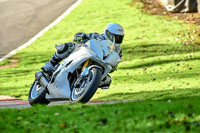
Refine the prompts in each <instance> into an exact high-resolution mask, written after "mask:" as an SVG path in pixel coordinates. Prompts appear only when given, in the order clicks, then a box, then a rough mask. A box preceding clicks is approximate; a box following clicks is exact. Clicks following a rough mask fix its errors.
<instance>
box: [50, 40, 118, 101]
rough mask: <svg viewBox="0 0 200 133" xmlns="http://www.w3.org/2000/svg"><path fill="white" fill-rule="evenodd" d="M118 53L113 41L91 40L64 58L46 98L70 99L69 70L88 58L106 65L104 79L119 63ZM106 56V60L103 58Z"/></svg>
mask: <svg viewBox="0 0 200 133" xmlns="http://www.w3.org/2000/svg"><path fill="white" fill-rule="evenodd" d="M117 55H118V54H117V53H116V52H115V51H114V45H113V44H112V42H111V41H108V40H104V41H98V40H95V39H92V40H89V41H88V42H87V43H86V44H83V46H81V47H79V48H77V50H75V51H74V52H73V53H72V54H71V55H70V56H69V57H67V58H66V59H64V60H63V63H62V64H61V65H60V66H59V67H58V68H57V70H56V71H55V72H54V73H53V76H52V77H53V78H52V80H51V81H50V83H49V85H48V87H47V88H48V91H49V93H47V94H46V99H48V100H53V99H66V100H67V99H69V98H70V94H71V89H70V85H69V80H68V75H69V72H71V73H73V72H74V71H75V69H76V68H77V67H78V66H80V65H81V64H82V63H83V62H85V61H86V60H88V59H90V60H93V61H95V62H97V63H98V64H100V65H101V66H103V67H104V73H103V76H102V79H103V78H104V77H105V76H106V75H107V73H109V72H110V70H111V69H112V67H111V66H113V65H115V64H118V63H119V61H120V57H119V55H118V56H117ZM105 57H108V58H105ZM104 58H105V61H104V60H103V59H104ZM114 60H115V61H116V62H115V61H114Z"/></svg>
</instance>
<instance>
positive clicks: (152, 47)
mask: <svg viewBox="0 0 200 133" xmlns="http://www.w3.org/2000/svg"><path fill="white" fill-rule="evenodd" d="M141 7H142V4H141V3H134V1H132V0H109V1H107V0H84V1H83V2H82V3H81V4H80V5H79V6H78V8H77V9H75V10H74V11H72V13H70V15H69V16H67V17H66V18H64V19H63V20H62V21H61V22H60V23H59V24H57V25H56V26H55V27H54V28H52V29H50V30H49V31H48V32H46V33H45V34H44V35H43V36H42V37H40V38H39V39H38V40H37V41H35V42H34V43H33V44H32V45H30V46H28V47H27V48H25V49H23V50H21V51H19V52H18V53H17V54H16V55H14V56H13V57H11V58H10V59H8V60H5V61H3V62H1V63H0V65H1V66H4V67H5V66H8V65H11V66H12V65H13V66H15V67H7V68H4V69H0V95H11V96H15V97H17V98H21V99H27V96H28V91H29V88H30V86H31V84H32V82H33V81H34V73H35V72H36V71H39V70H40V67H41V66H43V65H44V63H45V62H47V61H48V60H49V58H50V57H51V56H52V54H53V53H54V52H55V48H54V44H59V43H63V42H68V41H71V40H73V35H74V34H75V33H76V32H79V31H81V32H86V33H90V32H99V33H103V32H104V28H105V26H106V24H107V23H109V22H117V23H120V24H121V25H122V26H123V27H124V28H125V38H124V42H123V44H122V49H123V60H122V62H121V63H120V65H119V67H118V70H117V71H116V72H114V73H112V74H111V76H112V84H111V87H110V89H108V90H100V89H99V90H98V91H97V93H96V94H95V95H94V97H93V99H92V100H142V101H140V102H131V103H118V104H113V105H95V106H85V105H79V104H75V105H64V106H55V107H48V108H46V107H41V106H37V107H33V108H28V109H1V110H0V114H1V115H0V116H1V117H0V131H1V132H2V131H5V132H17V131H18V132H70V131H72V132H75V133H77V132H94V131H97V132H133V131H135V132H170V133H171V132H188V131H191V132H199V130H200V124H199V123H200V113H199V109H200V106H199V100H200V97H199V96H200V85H199V83H200V78H199V76H200V67H199V66H200V62H199V60H200V47H199V44H200V37H199V35H200V33H199V31H198V29H199V27H197V26H194V25H190V24H188V23H186V22H182V21H178V20H174V19H172V18H168V17H162V16H151V15H149V14H145V13H144V12H142V11H141V10H140V8H141ZM13 60H15V61H17V62H13ZM16 65H17V67H16Z"/></svg>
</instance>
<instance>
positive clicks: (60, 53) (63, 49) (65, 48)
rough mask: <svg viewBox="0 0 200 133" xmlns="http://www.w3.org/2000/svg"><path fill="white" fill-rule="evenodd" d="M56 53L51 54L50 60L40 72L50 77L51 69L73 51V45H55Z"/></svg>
mask: <svg viewBox="0 0 200 133" xmlns="http://www.w3.org/2000/svg"><path fill="white" fill-rule="evenodd" d="M56 49H57V52H56V53H55V54H53V56H52V58H51V59H50V60H49V62H47V63H46V64H45V65H44V66H42V67H41V69H42V71H43V72H45V73H47V74H49V75H51V74H52V73H53V68H54V67H55V66H56V65H57V64H58V63H59V62H60V61H62V60H63V59H64V58H66V57H68V56H69V54H70V53H71V52H72V51H73V50H74V49H75V45H74V43H71V42H69V43H63V44H60V45H56Z"/></svg>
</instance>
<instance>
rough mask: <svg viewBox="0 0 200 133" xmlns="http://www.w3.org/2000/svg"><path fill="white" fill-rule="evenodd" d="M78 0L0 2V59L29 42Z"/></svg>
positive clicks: (15, 0) (8, 0) (2, 0)
mask: <svg viewBox="0 0 200 133" xmlns="http://www.w3.org/2000/svg"><path fill="white" fill-rule="evenodd" d="M76 1H77V0H0V27H1V28H0V58H1V57H3V56H4V55H6V54H8V53H9V52H10V51H12V50H13V49H16V48H17V47H19V46H20V45H22V44H24V43H25V42H27V41H28V40H29V39H31V38H32V37H33V36H34V35H36V34H37V33H38V32H40V31H41V30H42V29H43V28H45V27H46V26H47V25H49V24H50V23H51V22H53V21H54V20H55V19H56V18H57V17H58V16H60V15H61V14H62V13H63V12H64V11H66V10H67V9H68V8H69V7H70V6H71V5H72V4H73V3H75V2H76Z"/></svg>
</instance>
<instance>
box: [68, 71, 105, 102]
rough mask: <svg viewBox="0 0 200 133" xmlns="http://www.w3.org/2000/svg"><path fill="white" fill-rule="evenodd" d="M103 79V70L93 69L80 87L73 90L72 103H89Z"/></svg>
mask: <svg viewBox="0 0 200 133" xmlns="http://www.w3.org/2000/svg"><path fill="white" fill-rule="evenodd" d="M101 77H102V72H101V70H100V69H99V68H92V69H91V70H90V71H89V74H88V76H87V77H86V78H85V80H84V81H82V84H81V85H80V87H78V88H76V87H74V88H73V89H72V92H71V97H70V99H71V102H81V103H87V102H88V101H89V100H90V99H91V98H92V96H93V95H94V94H95V92H96V91H97V89H98V87H99V84H100V82H101Z"/></svg>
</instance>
